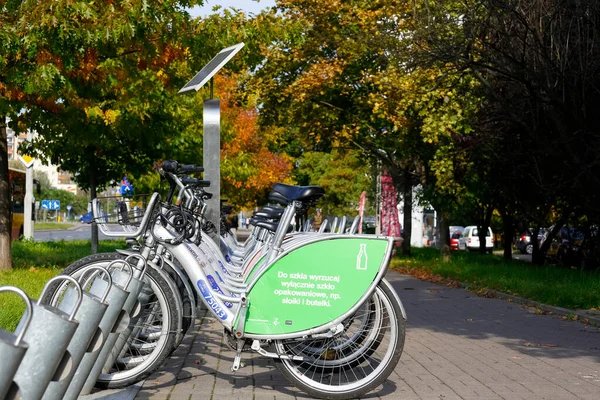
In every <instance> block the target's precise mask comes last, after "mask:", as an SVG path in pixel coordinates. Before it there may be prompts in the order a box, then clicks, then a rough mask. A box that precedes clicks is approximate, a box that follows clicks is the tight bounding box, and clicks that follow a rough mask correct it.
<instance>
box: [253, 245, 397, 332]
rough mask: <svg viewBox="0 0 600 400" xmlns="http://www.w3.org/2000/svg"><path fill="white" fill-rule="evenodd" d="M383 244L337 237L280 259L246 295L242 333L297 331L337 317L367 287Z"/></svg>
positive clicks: (379, 263)
mask: <svg viewBox="0 0 600 400" xmlns="http://www.w3.org/2000/svg"><path fill="white" fill-rule="evenodd" d="M387 246H388V241H387V240H386V239H383V238H372V239H371V238H365V237H340V238H335V239H330V240H324V241H319V242H315V243H311V244H307V245H305V246H303V247H300V248H299V249H296V250H294V251H292V252H291V253H290V254H288V255H286V256H284V257H282V258H281V259H279V260H278V261H277V262H276V263H275V264H273V265H272V266H271V267H270V268H269V269H268V270H267V271H266V272H265V273H264V274H263V275H262V276H261V277H260V279H259V280H258V282H257V283H256V285H255V286H254V287H253V288H252V289H251V290H250V293H249V294H248V313H247V318H246V325H245V329H244V330H245V332H246V333H251V334H259V335H273V334H282V333H292V332H299V331H303V330H306V329H310V328H314V327H317V326H320V325H323V324H325V323H328V322H330V321H332V320H333V319H335V318H337V317H339V316H341V315H342V314H344V313H345V312H347V311H348V310H349V309H350V308H352V306H354V305H355V304H356V303H357V302H358V300H359V299H360V298H361V297H362V295H363V294H364V293H365V292H366V290H367V289H368V288H369V286H370V285H371V284H372V282H373V280H374V279H375V277H376V276H377V272H378V271H379V268H380V266H381V264H382V262H383V258H384V256H385V254H386V249H387Z"/></svg>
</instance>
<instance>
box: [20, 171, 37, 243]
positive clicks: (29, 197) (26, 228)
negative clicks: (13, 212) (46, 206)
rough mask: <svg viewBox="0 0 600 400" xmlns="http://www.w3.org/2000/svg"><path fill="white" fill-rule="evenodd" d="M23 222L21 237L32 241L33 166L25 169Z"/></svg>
mask: <svg viewBox="0 0 600 400" xmlns="http://www.w3.org/2000/svg"><path fill="white" fill-rule="evenodd" d="M24 201H25V216H24V218H25V220H24V221H23V236H24V237H25V239H33V218H32V217H33V207H32V206H33V202H34V201H35V198H34V197H33V164H31V165H30V166H29V167H27V168H26V169H25V200H24Z"/></svg>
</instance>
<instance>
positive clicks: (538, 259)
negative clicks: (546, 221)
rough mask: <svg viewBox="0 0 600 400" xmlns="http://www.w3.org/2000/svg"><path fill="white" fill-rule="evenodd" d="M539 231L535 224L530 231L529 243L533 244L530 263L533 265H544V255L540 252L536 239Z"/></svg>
mask: <svg viewBox="0 0 600 400" xmlns="http://www.w3.org/2000/svg"><path fill="white" fill-rule="evenodd" d="M539 233H540V227H539V226H537V227H535V228H534V229H533V231H532V232H531V245H532V246H533V252H532V253H531V263H532V264H533V265H544V261H545V258H546V257H545V256H544V253H542V252H541V249H540V243H539V241H538V234H539Z"/></svg>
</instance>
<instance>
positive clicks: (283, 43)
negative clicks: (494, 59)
mask: <svg viewBox="0 0 600 400" xmlns="http://www.w3.org/2000/svg"><path fill="white" fill-rule="evenodd" d="M278 7H279V10H280V11H281V12H282V14H283V18H282V21H283V22H282V23H284V24H286V30H287V32H289V34H288V35H285V36H283V37H282V38H279V39H278V40H275V41H274V42H272V43H271V44H270V46H269V47H268V48H267V49H265V55H266V62H265V63H264V65H262V66H261V68H260V70H259V72H258V73H257V75H256V78H255V82H256V84H257V85H259V86H260V87H261V89H262V90H261V101H262V102H263V104H264V107H263V109H262V110H261V118H262V121H263V123H264V124H266V125H270V124H271V125H276V126H281V127H285V128H286V129H287V130H288V131H291V132H294V134H298V135H300V137H301V138H302V139H301V140H300V141H299V142H300V143H299V146H300V147H301V149H303V150H302V151H309V150H320V151H331V149H334V148H344V147H349V146H353V147H354V148H356V149H360V150H361V151H363V152H364V153H365V155H366V156H368V157H369V158H371V160H372V164H375V163H376V162H377V161H379V162H381V163H382V168H386V169H387V170H388V171H389V172H390V174H391V176H392V178H393V181H394V184H395V186H396V188H397V190H398V192H399V193H402V194H403V197H404V204H405V206H406V211H405V212H404V215H405V221H404V232H405V241H404V245H403V250H404V252H405V253H406V254H409V253H410V247H409V246H410V231H411V229H410V223H411V212H410V211H411V210H412V200H411V196H412V189H413V187H414V186H415V185H417V184H421V185H425V186H427V187H429V188H430V190H428V191H426V193H429V194H430V195H431V196H432V197H431V199H430V200H435V199H436V198H439V199H440V201H438V202H437V203H438V204H436V205H437V206H439V207H440V211H443V210H444V208H443V206H444V205H446V204H452V202H447V201H446V202H444V201H442V200H441V199H442V198H443V197H452V196H454V197H457V196H460V195H463V194H464V191H465V189H464V185H462V182H461V181H460V179H461V178H462V177H464V174H463V173H456V172H457V171H459V170H464V169H465V165H466V164H467V162H468V160H467V159H466V158H465V154H464V153H463V151H462V149H461V147H460V146H459V145H458V143H459V142H460V140H461V139H460V138H462V137H464V136H468V135H470V134H471V132H472V129H473V128H472V123H473V119H474V116H475V115H476V113H477V111H478V105H479V99H478V96H477V93H476V91H475V90H473V89H474V87H475V86H476V84H477V82H476V81H475V80H474V79H473V78H472V77H470V76H469V75H468V74H452V73H451V72H452V69H449V68H447V67H446V66H445V65H444V63H442V62H434V63H428V64H424V65H418V64H415V63H414V62H413V61H414V60H413V52H414V50H413V47H412V44H413V39H412V37H411V35H412V32H413V30H414V27H413V19H412V12H413V9H412V7H411V5H410V4H408V3H406V2H399V1H393V0H384V1H378V2H371V1H355V2H342V1H334V2H327V3H315V2H311V1H305V0H286V1H280V2H279V3H278ZM436 193H437V195H435V194H436ZM436 196H437V197H436ZM431 202H432V203H433V201H431ZM443 220H444V219H443ZM442 231H443V230H442ZM446 231H447V229H446ZM445 236H446V241H448V242H449V238H448V237H447V236H448V235H447V232H446V235H445Z"/></svg>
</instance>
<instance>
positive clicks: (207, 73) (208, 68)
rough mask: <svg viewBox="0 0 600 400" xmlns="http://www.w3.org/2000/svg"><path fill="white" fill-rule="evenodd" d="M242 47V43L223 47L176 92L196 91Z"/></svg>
mask: <svg viewBox="0 0 600 400" xmlns="http://www.w3.org/2000/svg"><path fill="white" fill-rule="evenodd" d="M242 47H244V43H238V44H236V45H233V46H231V47H227V48H226V49H223V50H221V51H220V52H219V54H217V55H216V56H214V57H213V59H212V60H210V61H209V62H208V64H206V65H205V66H204V68H202V69H201V70H200V71H199V72H198V73H197V74H196V75H195V76H194V77H193V78H192V79H191V80H190V81H189V82H188V83H186V84H185V85H184V86H183V87H182V88H181V89H180V90H179V92H178V93H184V92H187V91H190V90H196V91H198V90H199V89H200V88H201V87H202V86H204V85H205V84H206V82H208V81H209V79H210V78H212V77H213V76H214V75H215V74H216V73H217V72H219V70H220V69H221V68H223V66H224V65H225V64H227V62H229V60H231V59H232V58H233V56H234V55H236V54H237V52H238V51H240V50H241V49H242Z"/></svg>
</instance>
